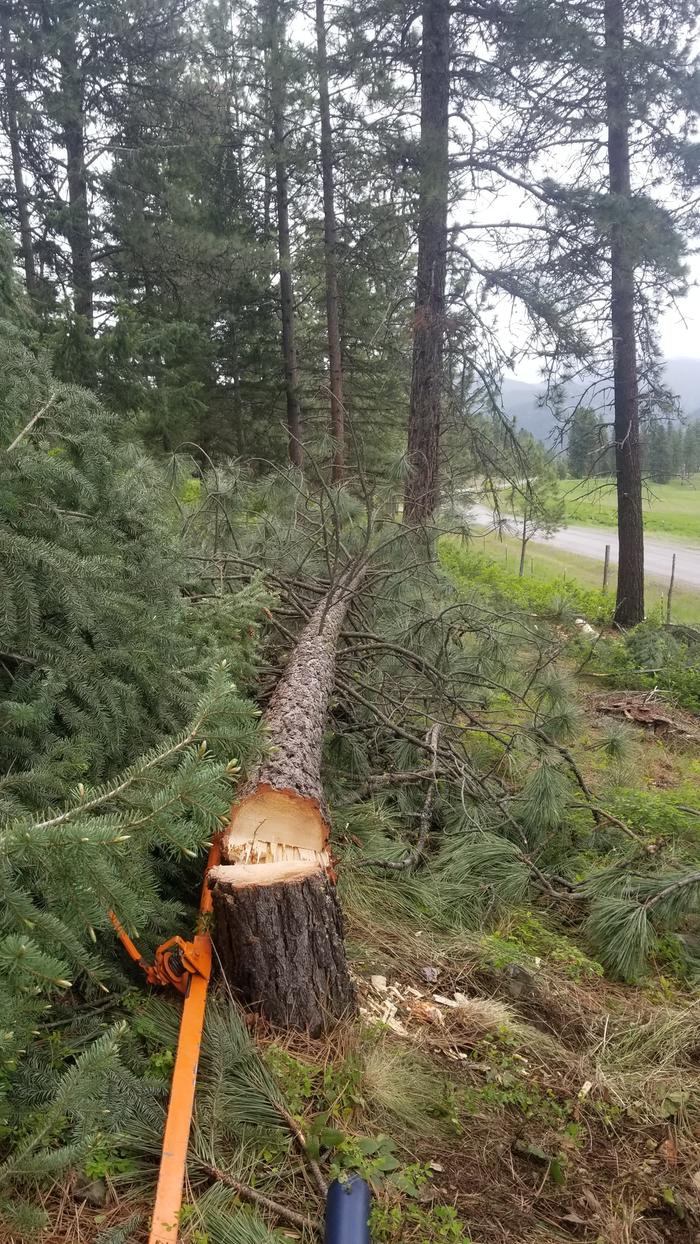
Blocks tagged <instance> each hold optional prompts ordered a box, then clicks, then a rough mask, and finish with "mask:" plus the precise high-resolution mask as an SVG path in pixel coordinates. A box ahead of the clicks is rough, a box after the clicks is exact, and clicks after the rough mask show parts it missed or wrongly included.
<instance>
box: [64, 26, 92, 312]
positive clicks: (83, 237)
mask: <svg viewBox="0 0 700 1244" xmlns="http://www.w3.org/2000/svg"><path fill="white" fill-rule="evenodd" d="M68 20H70V16H69V18H68ZM59 59H60V65H61V95H62V99H61V110H62V129H63V145H64V147H65V152H66V179H67V182H68V226H67V229H66V237H67V238H68V245H69V246H70V253H71V274H72V280H73V304H74V307H75V312H76V315H81V316H83V317H84V318H85V320H86V322H87V326H88V329H89V331H90V332H92V331H93V328H94V316H93V298H92V293H93V291H92V237H91V229H90V211H89V207H88V185H87V172H86V167H85V119H84V116H83V83H82V75H81V69H80V64H79V61H78V48H77V44H76V40H75V34H74V32H73V31H72V30H71V29H68V30H66V31H65V32H64V33H63V34H62V36H61V41H60V49H59Z"/></svg>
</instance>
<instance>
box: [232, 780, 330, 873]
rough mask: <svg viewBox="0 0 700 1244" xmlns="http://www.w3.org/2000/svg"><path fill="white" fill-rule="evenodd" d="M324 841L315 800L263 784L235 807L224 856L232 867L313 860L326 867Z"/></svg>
mask: <svg viewBox="0 0 700 1244" xmlns="http://www.w3.org/2000/svg"><path fill="white" fill-rule="evenodd" d="M327 842H328V824H327V822H326V820H325V817H324V816H323V815H322V813H321V810H320V808H319V805H318V803H317V801H316V800H314V799H308V798H304V797H303V796H301V795H298V794H296V792H295V791H293V790H275V788H274V787H272V786H270V785H269V784H267V783H265V782H263V783H261V784H260V786H258V787H256V789H255V790H254V791H253V792H252V794H250V795H248V796H247V797H246V798H244V799H242V800H241V801H240V802H239V803H237V804H235V805H234V807H233V809H232V814H231V823H230V826H229V829H228V830H227V832H226V836H225V839H224V854H225V858H226V859H227V860H228V861H229V862H230V863H232V864H233V863H238V862H239V861H240V862H241V863H244V864H255V863H260V864H264V863H270V862H274V861H275V860H285V859H314V860H317V861H318V862H319V863H320V862H323V863H325V864H326V865H328V864H330V855H329V853H328V850H327ZM292 848H294V850H292Z"/></svg>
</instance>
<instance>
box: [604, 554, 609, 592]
mask: <svg viewBox="0 0 700 1244" xmlns="http://www.w3.org/2000/svg"><path fill="white" fill-rule="evenodd" d="M609 572H610V545H609V544H606V546H605V562H604V564H603V591H604V592H607V590H608V574H609Z"/></svg>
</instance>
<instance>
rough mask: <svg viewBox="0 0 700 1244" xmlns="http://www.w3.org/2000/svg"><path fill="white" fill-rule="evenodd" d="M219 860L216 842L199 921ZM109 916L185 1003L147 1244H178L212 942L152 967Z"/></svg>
mask: <svg viewBox="0 0 700 1244" xmlns="http://www.w3.org/2000/svg"><path fill="white" fill-rule="evenodd" d="M220 859H221V845H220V842H219V839H218V838H216V839H215V840H214V842H213V843H212V845H211V848H210V851H209V857H208V859H207V866H206V871H205V874H204V880H203V883H202V891H201V895H200V900H199V911H200V915H201V916H204V915H208V914H209V913H210V912H211V910H212V898H211V892H210V890H209V887H208V885H207V873H208V872H209V869H210V868H213V867H214V866H215V865H216V864H218V863H219V861H220ZM109 915H110V919H111V921H112V924H113V925H114V928H115V929H116V932H117V934H118V936H119V939H120V941H121V942H122V945H123V946H124V948H125V950H126V952H127V954H128V955H129V957H130V958H131V959H133V960H134V962H135V963H138V965H139V966H140V967H141V968H142V969H143V971H144V972H145V974H146V979H147V980H148V982H149V984H151V985H172V986H174V988H175V989H178V990H179V991H180V993H182V994H184V998H185V1000H184V1004H183V1008H182V1016H181V1019H180V1032H179V1035H178V1042H177V1053H176V1055H175V1066H174V1068H173V1078H172V1083H171V1086H170V1100H169V1102H168V1115H167V1118H166V1121H165V1131H164V1133H163V1148H162V1152H161V1158H160V1169H159V1172H158V1184H157V1187H156V1199H155V1204H154V1207H153V1219H152V1224H151V1233H150V1235H149V1237H148V1240H149V1244H177V1236H178V1228H179V1218H180V1209H181V1206H182V1189H183V1185H184V1182H185V1169H186V1165H187V1146H188V1142H189V1138H190V1127H191V1124H192V1109H193V1106H194V1093H195V1087H196V1083H197V1067H198V1064H199V1051H200V1046H201V1043H202V1030H203V1028H204V1012H205V1009H206V1004H207V989H208V986H209V977H210V975H211V958H212V945H211V938H210V936H209V933H208V932H206V931H200V932H199V933H196V934H195V936H194V939H193V940H192V941H191V942H186V941H183V939H182V938H181V937H171V938H170V939H169V940H168V941H167V942H163V944H162V946H159V947H158V949H157V951H156V953H155V960H154V962H153V964H148V963H147V962H146V961H145V959H144V958H143V956H142V955H141V952H140V951H139V949H138V947H137V946H135V945H134V943H133V942H132V940H131V938H130V937H129V935H128V933H127V932H126V931H125V929H124V928H123V927H122V925H121V924H120V922H119V920H118V919H117V917H116V916H115V914H114V912H110V913H109Z"/></svg>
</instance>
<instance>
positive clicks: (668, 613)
mask: <svg viewBox="0 0 700 1244" xmlns="http://www.w3.org/2000/svg"><path fill="white" fill-rule="evenodd" d="M675 578H676V554H675V553H674V554H673V557H672V559H671V582H670V583H669V585H668V601H667V604H666V625H667V626H668V625H669V624H670V622H671V600H672V598H673V584H674V580H675Z"/></svg>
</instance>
